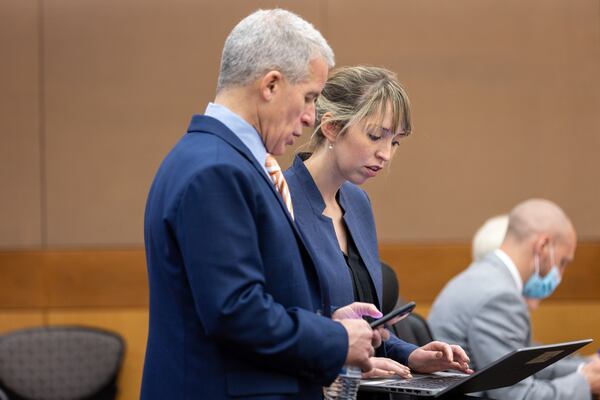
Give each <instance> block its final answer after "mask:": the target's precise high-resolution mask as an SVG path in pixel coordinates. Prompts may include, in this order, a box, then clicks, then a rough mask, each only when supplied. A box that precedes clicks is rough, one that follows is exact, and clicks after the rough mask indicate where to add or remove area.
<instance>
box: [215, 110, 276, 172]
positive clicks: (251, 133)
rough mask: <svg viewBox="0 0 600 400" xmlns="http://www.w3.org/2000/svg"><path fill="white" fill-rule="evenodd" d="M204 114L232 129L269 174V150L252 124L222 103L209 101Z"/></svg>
mask: <svg viewBox="0 0 600 400" xmlns="http://www.w3.org/2000/svg"><path fill="white" fill-rule="evenodd" d="M204 115H206V116H209V117H212V118H214V119H217V120H219V121H220V122H222V123H223V125H225V126H226V127H227V128H229V130H230V131H232V132H233V133H234V134H235V135H236V136H237V137H238V138H239V139H240V140H241V141H242V143H244V145H245V146H246V147H247V148H248V149H249V150H250V153H252V155H253V156H254V158H255V159H256V161H258V163H259V164H260V165H261V166H262V167H263V170H264V171H265V173H267V175H268V172H267V169H266V167H265V160H266V159H267V150H266V149H265V145H264V143H263V141H262V138H261V137H260V135H259V134H258V132H257V131H256V129H254V127H253V126H252V125H250V124H249V123H248V122H247V121H246V120H244V119H243V118H242V117H240V116H239V115H237V114H236V113H234V112H233V111H231V110H230V109H229V108H227V107H225V106H223V105H221V104H216V103H208V106H207V107H206V111H204Z"/></svg>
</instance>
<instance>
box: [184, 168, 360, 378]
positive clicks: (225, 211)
mask: <svg viewBox="0 0 600 400" xmlns="http://www.w3.org/2000/svg"><path fill="white" fill-rule="evenodd" d="M256 185H257V182H256V176H255V174H254V175H252V176H248V173H247V172H245V171H243V170H241V169H239V168H235V167H232V166H230V167H227V166H225V167H222V168H219V169H214V170H209V171H203V172H202V173H200V174H198V175H197V176H196V177H195V178H194V179H193V180H192V182H190V183H189V185H188V187H187V189H186V191H185V192H184V193H183V194H182V197H181V199H180V205H179V207H178V211H177V214H176V215H177V223H176V224H175V226H177V227H178V231H177V232H176V236H177V238H178V242H179V244H180V251H181V254H182V256H183V260H184V262H185V268H186V272H187V276H188V279H189V285H190V288H191V292H192V296H193V301H194V304H195V307H196V312H197V314H198V316H199V319H200V320H201V322H202V325H203V329H204V330H205V333H206V334H207V335H209V336H213V337H215V338H216V339H217V340H219V341H223V342H226V343H227V345H230V346H237V348H239V351H240V353H243V354H244V355H245V356H246V357H248V358H250V359H251V360H254V362H257V363H259V364H261V365H268V366H270V367H271V368H276V369H280V370H282V371H289V372H290V373H292V374H301V375H303V376H305V377H309V378H312V379H313V380H314V381H316V382H318V383H321V384H327V383H329V382H331V381H332V380H333V379H334V378H335V376H336V374H337V373H338V372H339V369H340V368H341V366H342V365H343V362H344V360H345V358H346V352H347V348H348V337H347V334H346V331H345V329H344V328H343V326H342V325H341V324H339V323H337V322H334V321H332V320H330V319H327V318H324V317H321V316H318V315H316V314H315V313H313V312H312V311H309V310H305V309H301V308H294V307H292V308H284V307H283V306H282V305H281V304H279V303H277V302H276V301H274V299H273V297H272V296H271V295H270V294H269V293H267V292H266V290H265V272H264V265H263V261H262V257H261V252H260V244H261V243H260V240H261V238H259V237H258V230H257V225H256V224H257V218H258V217H257V213H258V212H259V207H261V206H262V207H264V204H260V199H259V195H257V192H256V190H254V189H253V186H256ZM263 201H264V199H263ZM282 218H284V217H283V214H282ZM284 222H285V223H287V221H284ZM262 239H264V238H262ZM293 245H294V246H295V245H296V244H295V243H294V244H293Z"/></svg>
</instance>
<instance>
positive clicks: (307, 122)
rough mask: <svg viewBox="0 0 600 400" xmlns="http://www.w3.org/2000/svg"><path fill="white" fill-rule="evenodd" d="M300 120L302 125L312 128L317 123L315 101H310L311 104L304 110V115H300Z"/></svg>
mask: <svg viewBox="0 0 600 400" xmlns="http://www.w3.org/2000/svg"><path fill="white" fill-rule="evenodd" d="M300 121H302V125H304V126H306V127H309V128H312V127H313V126H314V124H315V103H310V105H309V106H308V107H307V108H306V110H304V113H302V116H301V117H300Z"/></svg>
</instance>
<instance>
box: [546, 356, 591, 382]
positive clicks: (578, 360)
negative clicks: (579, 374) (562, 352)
mask: <svg viewBox="0 0 600 400" xmlns="http://www.w3.org/2000/svg"><path fill="white" fill-rule="evenodd" d="M585 362H586V360H585V358H583V357H581V356H578V355H571V356H568V357H565V358H563V359H562V360H558V361H557V362H555V363H554V364H552V365H549V366H547V367H546V368H544V369H543V370H541V371H540V372H538V373H537V374H535V377H536V378H539V379H554V378H560V377H561V376H565V375H569V374H570V373H572V372H574V371H577V368H579V365H581V364H584V363H585Z"/></svg>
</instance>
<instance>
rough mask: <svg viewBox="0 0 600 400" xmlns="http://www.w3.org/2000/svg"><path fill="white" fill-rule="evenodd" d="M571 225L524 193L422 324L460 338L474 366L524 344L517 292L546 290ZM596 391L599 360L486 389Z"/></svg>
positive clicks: (558, 273) (571, 236)
mask: <svg viewBox="0 0 600 400" xmlns="http://www.w3.org/2000/svg"><path fill="white" fill-rule="evenodd" d="M576 241H577V239H576V234H575V229H574V227H573V224H572V223H571V221H570V220H569V218H568V217H567V216H566V215H565V213H564V212H563V211H562V210H561V209H560V207H558V206H557V205H556V204H554V203H552V202H550V201H548V200H542V199H531V200H527V201H524V202H523V203H520V204H518V205H517V206H516V207H515V208H513V210H512V211H511V212H510V214H509V222H508V229H507V232H506V237H505V239H504V241H503V242H502V245H501V246H500V248H499V249H498V250H495V251H494V252H491V253H489V254H488V255H487V256H485V257H484V258H483V259H481V260H478V261H475V262H474V263H473V264H471V265H470V266H469V268H467V269H466V270H465V271H463V272H462V273H460V274H459V275H457V276H456V277H454V278H453V279H452V280H451V281H450V282H449V283H448V284H447V285H446V287H444V289H443V290H442V291H441V293H440V294H439V295H438V297H437V298H436V300H435V302H434V303H433V306H432V309H431V312H430V314H429V324H430V326H431V329H432V331H433V334H434V337H435V338H436V339H437V340H442V341H447V342H452V343H456V344H458V345H460V346H461V347H462V348H463V349H465V351H466V352H467V354H468V355H469V357H470V359H471V363H472V366H473V369H475V370H478V369H481V368H483V367H484V366H486V365H487V364H489V363H491V362H493V361H495V360H497V359H498V358H500V357H502V356H504V355H505V354H507V353H509V352H510V351H512V350H514V349H517V348H521V347H526V346H529V345H530V344H531V323H530V317H529V312H528V309H527V304H526V302H525V300H524V298H523V296H526V297H528V298H536V299H543V298H546V297H548V296H550V295H551V294H552V292H553V291H554V290H555V289H556V287H557V286H558V285H559V284H560V281H561V279H562V277H563V273H564V272H565V268H566V266H567V265H568V264H569V262H571V261H572V259H573V257H574V254H575V246H576ZM592 393H594V394H598V393H600V359H599V358H598V356H594V357H592V358H590V361H588V362H587V363H576V362H561V363H557V364H554V365H552V366H550V367H548V368H546V369H544V370H543V371H540V372H539V373H538V374H536V375H534V376H531V377H529V378H527V379H525V380H523V381H521V382H519V383H517V384H516V385H514V386H512V387H507V388H501V389H496V390H491V391H489V392H487V393H486V395H487V396H489V397H491V398H494V399H510V400H519V399H536V400H543V399H548V400H550V399H552V400H555V399H565V400H566V399H569V400H571V399H590V398H591V394H592Z"/></svg>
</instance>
